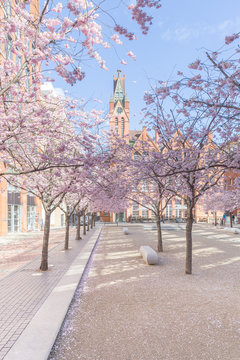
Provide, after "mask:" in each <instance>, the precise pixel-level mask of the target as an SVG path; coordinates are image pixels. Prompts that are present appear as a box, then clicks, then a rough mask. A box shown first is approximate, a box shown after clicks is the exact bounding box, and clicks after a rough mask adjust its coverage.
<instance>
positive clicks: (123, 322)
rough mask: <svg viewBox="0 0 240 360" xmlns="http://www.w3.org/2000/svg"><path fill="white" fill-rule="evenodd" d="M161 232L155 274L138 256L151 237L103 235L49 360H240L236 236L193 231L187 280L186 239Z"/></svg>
mask: <svg viewBox="0 0 240 360" xmlns="http://www.w3.org/2000/svg"><path fill="white" fill-rule="evenodd" d="M181 226H182V225H181ZM164 227H165V229H164V230H163V239H164V253H163V254H161V255H160V256H159V258H160V261H159V265H157V266H147V265H145V263H144V262H143V260H142V258H141V257H140V255H139V247H140V246H141V245H144V244H149V245H151V246H152V247H153V248H156V231H143V227H142V226H131V227H129V231H130V234H129V235H124V234H123V229H122V227H105V229H104V231H103V233H102V238H101V241H100V243H99V245H98V246H97V249H96V252H95V255H94V258H93V263H92V266H91V268H90V271H89V275H88V279H87V281H86V283H85V286H84V287H83V289H82V288H80V289H79V290H78V291H77V293H76V294H75V301H74V302H73V304H72V306H71V308H70V310H69V313H68V316H67V318H66V321H65V324H64V326H63V328H62V331H61V333H60V335H59V337H58V340H57V342H56V344H55V347H54V349H53V351H52V353H51V356H50V357H49V360H73V359H81V360H89V359H91V360H113V359H115V360H123V359H124V360H149V359H151V360H160V359H161V360H167V359H169V360H190V359H193V360H210V359H211V360H217V359H219V360H220V359H221V360H239V359H240V344H239V336H240V303H239V298H240V289H239V266H240V255H239V248H240V236H239V234H232V233H230V232H228V231H223V230H217V229H215V228H214V227H205V226H198V225H195V227H194V246H193V275H184V265H185V238H184V235H185V234H184V231H183V230H181V229H179V228H177V227H176V226H168V225H165V226H164Z"/></svg>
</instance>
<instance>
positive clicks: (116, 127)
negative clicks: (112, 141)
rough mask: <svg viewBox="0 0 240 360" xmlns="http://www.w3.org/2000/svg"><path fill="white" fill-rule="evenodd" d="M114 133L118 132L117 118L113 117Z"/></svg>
mask: <svg viewBox="0 0 240 360" xmlns="http://www.w3.org/2000/svg"><path fill="white" fill-rule="evenodd" d="M115 133H116V134H117V133H118V118H117V117H116V118H115Z"/></svg>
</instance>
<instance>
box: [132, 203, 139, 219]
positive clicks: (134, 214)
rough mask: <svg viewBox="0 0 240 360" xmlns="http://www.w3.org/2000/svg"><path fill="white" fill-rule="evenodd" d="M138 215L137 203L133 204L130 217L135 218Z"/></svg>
mask: <svg viewBox="0 0 240 360" xmlns="http://www.w3.org/2000/svg"><path fill="white" fill-rule="evenodd" d="M138 216H139V205H138V204H133V206H132V217H133V218H135V219H137V218H138Z"/></svg>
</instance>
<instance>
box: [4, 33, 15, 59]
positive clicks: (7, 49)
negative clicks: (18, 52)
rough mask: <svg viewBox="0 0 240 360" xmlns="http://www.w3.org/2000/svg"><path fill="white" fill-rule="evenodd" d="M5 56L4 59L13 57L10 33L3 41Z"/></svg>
mask: <svg viewBox="0 0 240 360" xmlns="http://www.w3.org/2000/svg"><path fill="white" fill-rule="evenodd" d="M5 57H6V59H11V60H12V58H13V54H12V38H11V36H10V35H7V39H6V42H5Z"/></svg>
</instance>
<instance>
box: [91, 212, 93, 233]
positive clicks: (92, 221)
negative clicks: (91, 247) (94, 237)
mask: <svg viewBox="0 0 240 360" xmlns="http://www.w3.org/2000/svg"><path fill="white" fill-rule="evenodd" d="M92 228H93V213H92V216H91V229H92Z"/></svg>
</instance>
